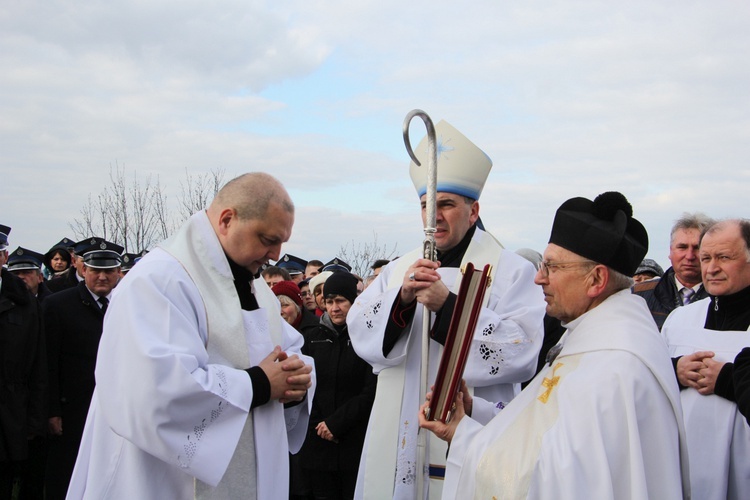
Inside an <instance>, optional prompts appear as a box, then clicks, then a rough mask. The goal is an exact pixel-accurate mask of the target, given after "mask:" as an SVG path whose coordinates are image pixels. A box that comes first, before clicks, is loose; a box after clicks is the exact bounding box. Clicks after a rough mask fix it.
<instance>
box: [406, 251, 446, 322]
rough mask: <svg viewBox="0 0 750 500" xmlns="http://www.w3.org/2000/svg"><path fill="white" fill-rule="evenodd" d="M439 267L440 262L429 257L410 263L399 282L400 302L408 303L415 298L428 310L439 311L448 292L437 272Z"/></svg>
mask: <svg viewBox="0 0 750 500" xmlns="http://www.w3.org/2000/svg"><path fill="white" fill-rule="evenodd" d="M439 267H440V262H433V261H431V260H429V259H419V260H417V261H416V262H415V263H414V264H412V265H411V266H410V267H409V269H407V271H406V273H405V274H404V281H403V283H402V284H401V302H402V303H404V304H410V303H412V302H413V301H414V299H416V300H417V301H418V302H419V303H420V304H423V305H424V306H425V307H426V308H427V309H429V310H430V311H433V312H437V311H439V310H440V308H441V307H443V304H445V301H446V299H447V298H448V295H449V294H450V291H449V290H448V287H446V286H445V284H444V283H443V282H442V280H441V277H440V274H439V273H438V272H437V270H438V268H439Z"/></svg>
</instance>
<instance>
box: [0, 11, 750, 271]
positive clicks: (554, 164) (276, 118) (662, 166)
mask: <svg viewBox="0 0 750 500" xmlns="http://www.w3.org/2000/svg"><path fill="white" fill-rule="evenodd" d="M748 26H750V3H748V2H742V1H735V2H731V1H721V0H719V1H714V2H705V1H701V2H698V1H691V0H686V1H661V2H653V1H642V0H634V1H630V2H613V1H612V2H606V1H605V2H602V1H564V2H563V1H554V0H552V1H534V0H532V1H528V2H510V1H499V0H492V1H486V0H477V1H474V2H466V3H465V5H462V4H461V3H459V2H446V1H442V0H431V1H423V0H417V1H412V2H402V1H399V2H396V1H392V0H379V1H377V2H375V1H370V0H363V1H357V2H351V1H340V0H328V1H325V2H323V1H316V0H304V1H297V0H289V1H285V2H275V1H268V2H266V1H257V0H242V1H239V0H215V1H213V2H204V1H197V0H179V1H177V0H148V1H142V0H129V1H122V0H108V1H106V2H104V1H91V0H78V1H76V2H62V1H58V0H47V1H37V0H24V1H20V0H6V1H4V2H2V4H0V191H1V192H2V194H1V195H0V224H5V225H9V226H11V227H12V228H13V230H12V233H11V236H10V246H11V248H10V249H11V250H12V249H13V248H15V247H16V246H18V245H20V246H23V247H26V248H30V249H32V250H36V251H39V252H42V253H43V252H45V251H46V250H47V249H49V248H50V247H51V246H52V245H53V244H54V243H56V242H57V241H59V240H60V239H61V238H62V237H63V236H68V237H73V236H74V235H73V232H72V230H71V229H70V226H69V224H70V223H72V222H73V221H74V220H75V219H76V218H79V217H80V210H81V208H82V207H83V206H84V205H85V204H86V201H87V199H88V196H89V195H90V194H91V195H93V196H96V195H97V194H98V193H100V192H101V191H102V190H103V189H104V188H105V187H106V186H107V185H108V183H109V182H110V170H111V168H112V166H114V165H117V166H120V167H122V168H125V169H126V172H127V173H128V175H130V174H133V173H137V175H138V177H139V178H141V179H144V178H146V177H147V176H151V177H152V179H155V178H157V177H158V179H159V182H160V184H161V185H162V187H163V188H164V190H165V192H166V193H167V195H168V203H170V204H173V206H174V205H176V203H177V198H178V196H179V190H180V183H179V181H180V180H184V179H185V177H186V175H188V174H189V175H202V174H204V173H206V172H210V171H211V170H217V169H222V170H223V171H224V172H225V173H226V178H227V180H228V179H229V178H231V177H234V176H235V175H238V174H241V173H244V172H248V171H264V172H268V173H271V174H272V175H274V176H276V177H277V178H278V179H279V180H281V181H282V182H283V183H284V185H285V186H286V187H287V189H288V191H289V192H290V194H291V196H292V199H293V200H294V202H295V205H296V207H297V213H296V220H295V226H294V230H293V233H292V237H291V239H290V241H289V242H288V243H287V244H286V245H285V247H284V249H283V251H285V252H288V253H291V254H294V255H297V256H300V257H302V258H305V259H312V258H317V259H320V260H323V261H324V262H325V261H327V260H330V259H331V258H333V257H334V256H336V255H337V254H338V253H339V251H340V249H341V247H342V246H343V245H349V246H350V247H351V246H352V245H353V244H354V243H358V244H369V243H373V242H374V240H375V239H376V240H377V243H378V245H380V246H381V247H383V248H385V249H387V251H388V252H392V251H395V253H396V254H402V253H406V252H407V251H409V250H410V249H412V248H413V247H415V246H417V245H419V244H420V242H421V241H422V239H423V237H424V234H423V231H422V222H421V219H420V213H419V202H418V198H417V196H416V194H415V191H414V188H413V186H412V184H411V180H410V178H409V173H408V165H409V158H408V155H407V153H406V149H405V147H404V143H403V138H402V132H401V130H402V122H403V120H404V117H405V116H406V115H407V113H408V112H409V111H410V110H412V109H415V108H419V109H422V110H424V111H426V112H427V113H428V114H429V115H430V116H431V117H432V119H433V121H434V122H435V123H437V122H439V121H440V120H441V119H445V120H447V121H448V122H450V123H451V124H452V125H453V126H455V127H456V128H457V129H459V130H460V131H461V132H462V133H464V134H465V135H466V136H467V137H468V138H469V139H471V140H472V141H473V142H474V143H475V144H477V145H478V146H479V147H480V148H481V149H483V150H484V151H485V152H486V153H487V154H488V155H489V156H490V158H492V160H493V163H494V166H493V169H492V172H491V173H490V176H489V178H488V180H487V184H486V186H485V188H484V192H483V194H482V197H481V199H480V215H481V217H482V220H483V221H484V225H485V226H486V227H487V229H488V230H489V231H490V232H492V233H493V234H494V235H495V236H496V237H497V238H498V239H499V240H500V241H501V242H502V243H503V244H504V245H505V246H506V248H509V249H511V250H516V249H518V248H524V247H527V248H533V249H535V250H537V251H540V252H541V251H543V250H544V247H545V246H546V243H547V240H548V237H549V231H550V227H551V224H552V220H553V217H554V213H555V210H556V209H557V207H558V206H560V204H562V202H564V201H565V200H566V199H568V198H571V197H574V196H584V197H586V198H589V199H593V198H594V197H595V196H597V195H598V194H600V193H602V192H605V191H611V190H617V191H621V192H622V193H623V194H625V196H627V198H628V199H629V200H630V202H631V203H632V205H633V210H634V216H635V217H636V218H637V219H639V220H640V221H641V222H642V223H643V224H644V226H645V227H646V229H647V230H648V232H649V237H650V249H649V253H648V257H651V258H653V259H655V260H657V262H659V263H660V264H661V265H662V266H663V267H664V268H666V267H668V265H669V262H668V260H667V255H668V247H669V231H670V228H671V225H672V223H673V222H674V220H675V219H677V218H678V217H679V216H680V215H681V214H682V213H683V212H686V211H689V212H694V211H700V212H704V213H706V214H708V215H710V216H712V217H715V218H724V217H748V213H747V204H746V202H743V201H742V200H743V199H745V198H744V196H746V195H747V194H746V193H747V191H748V186H749V185H750V182H749V181H750V168H748V166H747V160H748V157H749V155H748V153H749V152H750V92H748V89H750V58H749V57H748V54H750V30H748V29H747V27H748ZM420 125H421V122H419V121H418V120H416V121H415V122H414V124H413V125H412V128H411V134H412V141H413V143H414V144H416V143H417V142H418V141H419V140H420V139H421V137H422V136H423V135H424V133H425V132H424V127H423V126H420ZM174 210H176V208H175V209H174Z"/></svg>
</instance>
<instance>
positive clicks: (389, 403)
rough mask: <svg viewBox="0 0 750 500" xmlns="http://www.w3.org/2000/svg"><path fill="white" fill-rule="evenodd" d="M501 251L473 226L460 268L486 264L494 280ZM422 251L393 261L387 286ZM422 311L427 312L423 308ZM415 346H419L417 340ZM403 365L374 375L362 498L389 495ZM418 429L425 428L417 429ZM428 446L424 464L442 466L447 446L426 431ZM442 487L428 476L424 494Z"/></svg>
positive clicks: (456, 285)
mask: <svg viewBox="0 0 750 500" xmlns="http://www.w3.org/2000/svg"><path fill="white" fill-rule="evenodd" d="M502 251H503V246H502V245H501V244H500V242H499V241H497V240H496V239H495V237H494V236H492V235H491V234H490V233H488V232H486V231H482V230H480V229H478V228H477V229H476V231H475V233H474V236H473V237H472V239H471V242H470V243H469V247H468V248H467V249H466V253H465V254H464V256H463V259H462V260H461V267H463V266H465V265H466V264H467V263H468V262H471V263H473V264H474V266H476V267H478V268H482V267H484V265H485V264H490V265H491V266H492V271H491V273H490V280H494V277H495V272H496V270H497V267H498V266H497V263H498V262H499V261H500V254H501V253H502ZM422 252H423V250H422V248H421V247H420V248H417V249H415V250H413V251H411V252H409V253H407V254H405V255H404V256H402V257H400V258H399V259H398V260H397V261H396V263H395V264H394V268H393V271H392V272H391V274H390V279H389V281H388V289H393V288H398V287H400V286H401V284H402V283H403V279H404V275H405V274H406V270H407V269H408V268H409V267H410V266H411V265H412V264H413V263H414V262H416V261H417V260H418V259H421V258H423V255H422ZM490 283H492V281H490ZM460 286H461V279H460V278H459V277H457V278H456V280H455V282H454V283H453V290H452V291H453V293H456V294H457V293H458V289H459V287H460ZM490 286H491V285H490ZM489 297H490V294H489V293H487V294H485V296H484V302H483V303H482V307H486V306H487V301H488V300H489ZM418 307H422V308H423V309H424V307H423V306H421V305H418ZM425 312H428V313H429V311H426V310H425ZM411 328H414V326H413V325H412V327H411ZM418 332H419V335H421V334H422V329H421V325H420V327H419V330H418ZM419 345H420V346H421V342H420V343H419ZM442 349H443V347H442V346H440V350H441V351H442ZM407 357H408V355H407ZM405 359H406V358H405ZM405 365H406V361H404V363H401V364H400V365H398V366H393V367H391V368H386V369H383V370H381V372H380V373H379V374H378V384H377V389H376V392H375V401H374V403H373V406H372V413H371V414H370V422H377V423H378V424H377V425H374V426H373V425H371V426H370V435H369V436H368V438H367V439H368V446H367V452H366V458H365V473H364V488H363V492H364V498H365V499H372V500H380V499H384V498H392V497H393V488H394V478H395V475H396V460H397V458H398V445H397V443H398V432H399V424H400V422H399V421H400V416H401V403H402V400H403V393H404V382H405V375H406V366H405ZM420 404H421V402H420ZM414 418H416V415H414ZM419 432H427V431H424V430H422V429H420V431H419ZM383 443H391V445H388V446H386V445H383ZM429 448H430V452H429V457H427V458H428V459H429V460H427V464H425V465H427V466H429V465H430V464H439V465H442V466H444V465H445V457H446V455H447V449H448V446H447V444H446V443H445V442H444V441H441V440H440V439H437V438H435V437H434V436H433V435H432V433H430V443H429ZM417 477H418V480H421V477H422V476H421V473H420V471H417ZM442 486H443V480H442V479H432V478H431V479H430V481H429V496H428V497H429V498H436V499H438V498H440V497H441V495H442ZM420 500H421V499H420Z"/></svg>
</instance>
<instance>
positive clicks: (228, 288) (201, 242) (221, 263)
mask: <svg viewBox="0 0 750 500" xmlns="http://www.w3.org/2000/svg"><path fill="white" fill-rule="evenodd" d="M160 246H161V247H162V248H163V249H164V250H165V251H166V252H167V253H169V254H170V255H172V256H173V257H174V258H175V259H177V261H178V262H179V263H180V264H181V265H182V266H183V267H184V268H185V271H186V272H187V273H188V275H189V276H190V279H191V280H193V282H194V283H195V286H196V288H197V289H198V292H199V293H200V295H201V299H202V300H203V305H204V307H205V310H206V323H207V330H208V342H207V345H206V351H207V352H208V361H209V363H212V364H220V365H225V366H230V367H232V368H237V369H240V370H246V369H248V368H250V367H251V366H253V365H254V364H257V361H259V360H257V359H251V353H250V351H249V349H248V345H247V340H246V332H245V319H244V317H243V311H242V308H241V306H240V300H239V297H238V295H237V289H236V288H235V286H234V276H233V275H232V270H231V268H230V267H229V262H228V261H227V258H226V255H225V254H224V250H223V248H222V247H221V243H220V242H219V239H218V238H217V236H216V233H215V232H214V229H213V227H212V226H211V223H210V221H209V220H208V216H207V215H206V213H205V212H204V211H201V212H198V213H196V214H195V215H193V216H192V217H191V218H190V219H189V220H188V222H187V223H186V224H184V225H183V226H182V228H180V230H179V231H178V232H177V233H176V234H174V235H173V236H172V237H171V238H170V239H169V240H167V241H165V242H164V243H163V244H161V245H160ZM252 289H253V295H254V296H255V298H256V300H257V301H258V305H259V306H260V308H261V309H260V310H258V311H251V312H250V314H249V315H248V320H249V321H248V322H249V323H250V324H253V323H255V324H259V325H260V324H263V323H265V324H266V325H268V332H269V335H270V337H271V341H272V342H273V344H274V345H281V344H282V328H283V327H282V325H281V316H280V313H279V309H280V306H279V301H278V299H277V298H276V296H275V295H274V294H273V292H271V290H270V289H269V288H268V285H266V283H265V281H263V280H253V282H252ZM261 311H263V312H265V315H266V318H262V317H257V315H258V314H263V313H261ZM253 313H255V314H253ZM245 314H246V312H245ZM253 316H256V318H255V320H253V319H252V317H253ZM264 320H265V321H264ZM252 354H254V356H253V357H254V358H256V357H257V355H258V353H252ZM257 466H258V464H257V462H256V457H255V437H254V426H253V413H252V412H248V417H247V421H246V423H245V427H244V428H243V431H242V434H241V436H240V441H239V443H237V448H236V449H235V453H234V455H233V456H232V459H231V460H230V462H229V466H228V467H227V471H226V472H225V473H224V476H223V477H222V479H221V481H220V482H219V484H218V485H217V486H216V488H214V487H212V486H210V485H207V484H205V483H203V482H201V481H199V480H197V479H196V480H195V498H231V497H232V492H235V493H236V492H238V491H242V492H243V498H249V499H255V498H256V492H257ZM227 495H228V496H227Z"/></svg>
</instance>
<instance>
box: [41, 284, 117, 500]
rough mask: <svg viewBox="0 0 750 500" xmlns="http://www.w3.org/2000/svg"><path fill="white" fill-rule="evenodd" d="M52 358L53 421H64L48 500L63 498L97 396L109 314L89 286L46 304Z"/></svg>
mask: <svg viewBox="0 0 750 500" xmlns="http://www.w3.org/2000/svg"><path fill="white" fill-rule="evenodd" d="M42 308H43V311H44V326H45V330H46V335H47V351H48V359H49V363H48V364H49V382H50V400H49V405H50V408H49V414H50V416H51V417H61V418H62V428H63V434H62V436H60V437H55V438H53V439H51V442H50V455H49V461H48V463H49V464H50V465H49V466H48V469H47V470H48V472H47V495H48V498H59V497H61V496H64V492H65V491H66V490H67V486H68V482H69V481H70V476H71V474H72V473H73V466H74V465H75V460H76V457H77V455H78V447H79V445H80V443H81V436H82V435H83V427H84V424H85V423H86V414H87V413H88V409H89V404H90V403H91V397H92V395H93V393H94V385H95V381H94V369H95V368H96V353H97V350H98V349H99V340H100V339H101V336H102V324H103V322H104V314H103V313H102V311H101V309H100V308H99V304H97V302H96V301H95V300H94V298H93V296H92V295H91V293H90V292H89V291H88V288H86V284H85V283H84V282H81V283H79V284H78V285H77V286H76V287H75V288H70V289H68V290H63V291H61V292H58V293H54V294H52V295H50V296H49V297H48V298H46V299H45V300H44V303H43V304H42Z"/></svg>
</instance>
